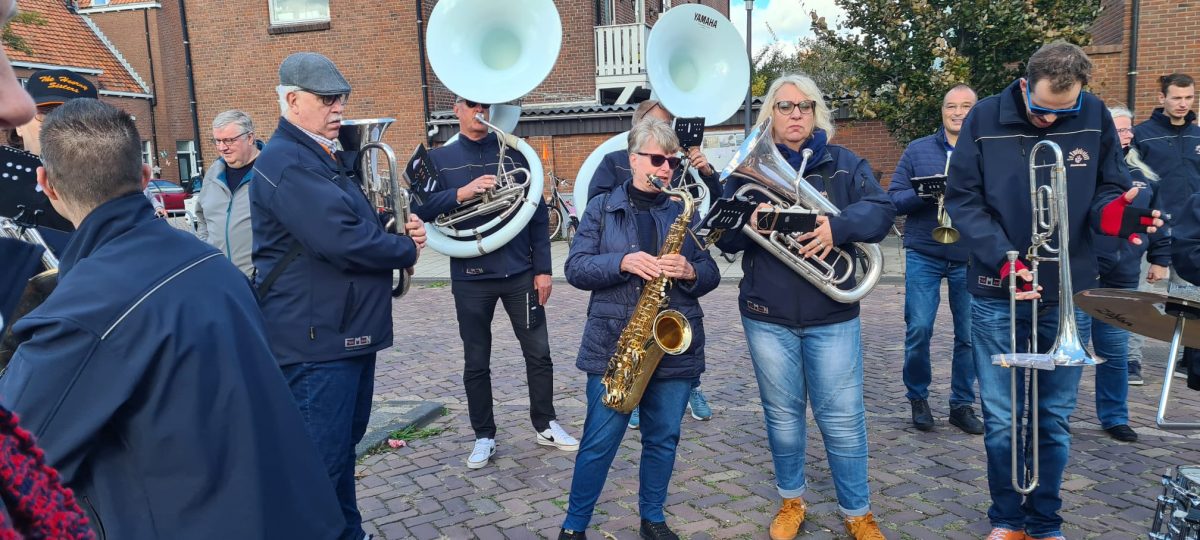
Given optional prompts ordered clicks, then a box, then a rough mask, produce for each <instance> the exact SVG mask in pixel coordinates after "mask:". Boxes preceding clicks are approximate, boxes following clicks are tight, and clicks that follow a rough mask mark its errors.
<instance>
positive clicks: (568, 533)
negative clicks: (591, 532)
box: [558, 529, 587, 540]
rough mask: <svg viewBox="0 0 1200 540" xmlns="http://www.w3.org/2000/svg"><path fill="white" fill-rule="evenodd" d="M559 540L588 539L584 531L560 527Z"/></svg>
mask: <svg viewBox="0 0 1200 540" xmlns="http://www.w3.org/2000/svg"><path fill="white" fill-rule="evenodd" d="M558 540H587V534H584V532H583V531H572V530H571V529H559V530H558Z"/></svg>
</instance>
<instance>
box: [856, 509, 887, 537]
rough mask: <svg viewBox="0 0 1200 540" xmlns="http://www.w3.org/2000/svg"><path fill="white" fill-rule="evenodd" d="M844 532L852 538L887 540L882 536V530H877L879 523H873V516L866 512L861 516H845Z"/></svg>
mask: <svg viewBox="0 0 1200 540" xmlns="http://www.w3.org/2000/svg"><path fill="white" fill-rule="evenodd" d="M846 532H848V533H850V536H851V537H852V538H854V540H887V538H886V537H884V536H883V532H882V531H880V530H879V525H878V524H877V523H875V516H874V515H872V514H871V513H870V512H867V513H866V514H864V515H861V516H855V517H847V518H846Z"/></svg>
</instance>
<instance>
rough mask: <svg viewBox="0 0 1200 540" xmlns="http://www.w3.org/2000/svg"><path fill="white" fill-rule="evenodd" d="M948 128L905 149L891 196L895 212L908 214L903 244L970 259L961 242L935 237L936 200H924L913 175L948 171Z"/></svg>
mask: <svg viewBox="0 0 1200 540" xmlns="http://www.w3.org/2000/svg"><path fill="white" fill-rule="evenodd" d="M946 145H947V143H946V131H945V130H944V129H940V128H939V129H938V130H937V133H934V134H933V135H928V136H925V137H921V138H920V139H917V140H915V141H913V142H911V143H909V145H908V148H905V149H904V154H902V155H901V156H900V163H898V164H896V172H894V173H892V183H891V184H889V185H888V197H890V198H891V199H892V204H894V205H896V213H897V214H900V215H907V216H908V219H906V220H905V221H904V247H906V248H908V249H911V250H914V251H916V252H918V253H921V254H923V255H928V256H930V257H937V258H939V259H942V260H947V261H951V262H956V263H963V262H967V248H966V246H964V245H963V243H962V242H955V243H953V244H943V243H941V242H938V241H937V240H934V239H933V229H934V228H935V227H937V226H938V222H937V201H925V200H924V199H922V198H921V197H918V196H917V191H916V190H915V189H913V185H912V182H911V179H913V178H917V177H921V176H933V175H936V174H944V173H945V172H946V161H947V159H946V158H947V155H946V152H947V150H946Z"/></svg>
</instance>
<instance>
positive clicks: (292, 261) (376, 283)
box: [250, 52, 425, 540]
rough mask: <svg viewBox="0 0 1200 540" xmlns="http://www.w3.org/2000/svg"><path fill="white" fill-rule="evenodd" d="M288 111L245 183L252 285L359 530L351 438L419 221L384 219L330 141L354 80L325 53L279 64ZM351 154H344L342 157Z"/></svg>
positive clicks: (420, 231) (411, 258)
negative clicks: (396, 273)
mask: <svg viewBox="0 0 1200 540" xmlns="http://www.w3.org/2000/svg"><path fill="white" fill-rule="evenodd" d="M277 90H278V93H279V105H280V107H281V108H282V110H283V117H282V118H280V119H279V127H278V128H276V130H275V134H274V135H272V136H271V140H270V142H268V143H267V145H266V147H265V148H263V151H262V153H261V154H259V157H258V159H257V160H256V161H255V163H254V174H255V181H254V182H252V183H251V184H250V208H251V212H250V214H251V221H252V224H253V227H252V228H253V231H254V244H253V245H254V247H253V255H252V259H253V261H254V267H255V269H256V271H257V273H256V276H255V281H254V282H255V287H256V288H257V290H258V296H259V305H260V306H261V308H262V312H263V316H264V318H265V319H266V324H267V333H268V336H269V338H270V342H271V349H272V351H273V352H274V353H275V358H276V360H277V361H278V362H279V365H280V368H281V369H282V371H283V375H284V378H285V379H287V382H288V385H289V386H290V387H291V389H292V395H293V397H294V398H295V401H296V405H297V406H298V407H299V408H300V412H301V416H303V417H304V421H305V424H306V425H305V427H306V428H307V430H308V434H309V436H310V437H312V439H313V441H314V442H316V444H317V449H318V451H319V452H320V454H321V457H322V459H323V460H324V462H325V467H326V469H327V471H328V473H329V478H330V480H331V481H332V482H333V485H334V488H335V490H336V491H337V496H338V502H339V503H340V504H341V509H342V513H343V515H344V516H345V517H346V522H347V523H346V528H345V530H344V531H343V533H342V535H341V537H340V538H342V539H343V540H358V539H360V538H363V537H364V533H363V530H362V516H361V515H360V514H359V512H358V507H357V503H356V501H355V495H354V457H355V456H354V445H355V444H356V443H358V441H359V440H360V439H361V438H362V436H363V434H364V433H365V432H366V428H367V420H368V418H369V417H370V413H371V395H372V393H373V390H374V382H375V355H376V353H377V352H379V351H381V350H383V349H386V348H388V347H391V346H392V306H391V299H392V297H391V294H390V292H391V289H392V271H393V269H400V268H408V267H410V266H412V265H413V264H414V263H416V261H417V257H418V255H419V254H420V251H421V248H422V247H424V244H425V228H424V225H423V224H422V223H421V220H420V219H418V218H416V216H413V217H412V218H411V219H410V220H409V222H408V223H407V224H406V229H407V232H408V236H403V235H397V234H391V233H389V232H388V231H386V230H385V229H384V227H383V226H382V225H381V224H380V219H379V216H378V214H377V213H376V210H375V209H374V208H373V207H372V206H371V205H370V203H369V202H368V201H367V198H366V197H365V196H364V194H363V192H362V190H361V189H360V188H359V186H358V184H357V183H356V182H355V180H354V178H352V175H351V173H350V171H351V170H352V169H353V164H354V155H353V153H352V152H347V153H344V152H342V151H341V148H340V145H339V144H338V142H337V136H338V129H339V128H340V127H341V122H342V118H343V117H342V114H343V112H344V111H345V108H346V101H347V99H348V98H349V96H350V83H348V82H346V79H345V78H344V77H343V76H342V74H341V72H339V71H338V69H337V67H336V66H334V65H333V62H331V61H330V60H329V59H328V58H326V57H324V56H322V55H320V54H317V53H312V52H302V53H295V54H293V55H291V56H288V57H287V58H286V59H285V60H284V61H283V63H282V64H281V65H280V66H279V86H278V87H277ZM347 154H350V155H347Z"/></svg>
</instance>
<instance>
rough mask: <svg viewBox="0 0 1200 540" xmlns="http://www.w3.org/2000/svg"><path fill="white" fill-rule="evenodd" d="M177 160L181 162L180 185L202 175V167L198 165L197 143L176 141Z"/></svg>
mask: <svg viewBox="0 0 1200 540" xmlns="http://www.w3.org/2000/svg"><path fill="white" fill-rule="evenodd" d="M175 160H176V161H178V162H179V182H180V183H183V181H184V180H190V179H191V178H192V177H193V176H196V175H198V174H200V167H199V166H198V165H197V164H196V142H195V141H175Z"/></svg>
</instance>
